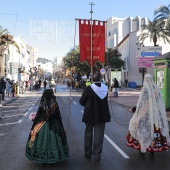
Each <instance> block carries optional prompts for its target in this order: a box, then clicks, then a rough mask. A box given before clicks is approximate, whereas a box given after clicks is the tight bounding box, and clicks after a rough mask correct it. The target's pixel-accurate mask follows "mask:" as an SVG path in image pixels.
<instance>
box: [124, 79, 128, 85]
mask: <svg viewBox="0 0 170 170" xmlns="http://www.w3.org/2000/svg"><path fill="white" fill-rule="evenodd" d="M125 86H126V87H128V79H125Z"/></svg>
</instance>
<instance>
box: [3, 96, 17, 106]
mask: <svg viewBox="0 0 170 170" xmlns="http://www.w3.org/2000/svg"><path fill="white" fill-rule="evenodd" d="M17 98H19V96H15V97H13V98H11V99H9V100H7V101H5V102H3V103H2V106H4V105H6V104H8V103H10V102H11V101H14V100H16V99H17Z"/></svg>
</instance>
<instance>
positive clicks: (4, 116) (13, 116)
mask: <svg viewBox="0 0 170 170" xmlns="http://www.w3.org/2000/svg"><path fill="white" fill-rule="evenodd" d="M21 115H22V116H23V115H24V114H17V115H10V116H8V115H7V116H2V118H6V117H15V116H21Z"/></svg>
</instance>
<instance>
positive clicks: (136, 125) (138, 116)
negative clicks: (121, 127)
mask: <svg viewBox="0 0 170 170" xmlns="http://www.w3.org/2000/svg"><path fill="white" fill-rule="evenodd" d="M131 111H133V112H135V114H134V115H133V117H132V118H131V120H130V123H129V133H128V135H127V137H126V139H127V146H130V147H133V148H135V149H137V150H141V152H143V153H145V152H146V151H149V152H150V154H151V155H153V153H154V152H161V151H163V150H168V144H167V142H170V139H169V127H168V121H167V115H166V111H165V105H164V103H163V100H162V95H161V93H160V90H159V88H158V87H157V85H156V84H155V83H154V81H153V79H152V77H151V75H149V74H147V75H145V78H144V84H143V87H142V89H141V93H140V96H139V99H138V102H137V105H136V107H134V108H132V109H131Z"/></svg>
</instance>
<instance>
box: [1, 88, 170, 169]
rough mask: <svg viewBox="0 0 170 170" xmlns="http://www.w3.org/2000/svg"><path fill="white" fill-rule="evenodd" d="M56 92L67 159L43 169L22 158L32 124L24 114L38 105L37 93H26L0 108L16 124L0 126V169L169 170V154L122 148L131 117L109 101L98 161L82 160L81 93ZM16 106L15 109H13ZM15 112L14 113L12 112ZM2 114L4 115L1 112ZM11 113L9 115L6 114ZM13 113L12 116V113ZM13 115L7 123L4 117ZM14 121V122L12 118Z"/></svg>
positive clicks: (83, 126)
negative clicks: (65, 135)
mask: <svg viewBox="0 0 170 170" xmlns="http://www.w3.org/2000/svg"><path fill="white" fill-rule="evenodd" d="M57 90H58V92H57V93H56V96H57V101H58V103H59V106H60V110H61V114H62V115H61V116H62V119H63V124H64V127H65V130H66V133H67V138H68V144H69V147H70V154H71V155H70V158H68V159H66V160H65V161H63V162H59V163H56V164H49V165H46V166H43V165H41V164H38V163H34V162H30V161H29V160H28V159H27V158H26V157H25V145H26V141H27V138H28V134H29V131H30V127H31V125H32V122H31V121H30V120H29V119H28V115H29V113H30V112H32V111H36V110H37V108H38V105H39V99H40V96H41V94H42V90H41V91H32V92H29V93H28V92H27V94H26V96H24V95H23V96H21V97H20V98H18V99H16V100H15V101H12V102H11V103H9V104H7V105H5V107H3V108H1V109H2V110H3V115H4V117H3V118H2V119H1V120H0V123H1V124H4V123H2V121H4V122H6V123H7V122H11V123H12V121H13V122H18V121H19V120H20V121H19V123H17V124H9V125H2V126H0V129H1V128H3V129H2V131H1V132H2V133H4V135H1V136H0V140H1V142H0V153H1V156H0V166H1V169H2V170H53V169H55V170H56V169H59V170H135V169H138V170H143V169H146V170H150V169H154V170H169V169H170V163H169V155H170V153H169V152H170V151H167V152H162V153H157V154H156V155H155V157H150V155H149V153H146V154H141V153H140V152H139V151H136V150H134V149H132V148H129V147H127V146H126V139H125V137H126V134H127V132H128V124H129V120H130V118H131V116H132V115H131V114H130V113H129V112H128V109H127V107H126V106H122V105H119V104H117V103H114V102H112V101H111V100H109V104H110V110H111V116H112V119H111V120H112V121H111V122H110V123H107V125H106V131H105V139H104V146H103V153H102V159H101V161H100V162H95V161H94V159H91V160H87V159H86V158H84V157H83V154H84V151H83V134H84V129H85V125H84V123H82V122H81V120H82V113H83V107H82V106H80V104H79V98H80V95H81V92H77V91H74V92H73V91H71V93H70V91H67V90H69V88H67V87H66V86H62V85H58V86H57ZM16 106H17V107H16ZM14 108H15V110H17V111H16V112H15V111H14ZM5 111H6V112H5ZM10 111H11V113H10ZM12 111H13V113H12ZM10 114H13V115H16V114H21V115H19V116H16V117H15V116H13V117H11V118H10V119H9V120H10V121H9V120H8V119H7V118H5V116H6V115H10ZM13 118H14V119H13Z"/></svg>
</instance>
